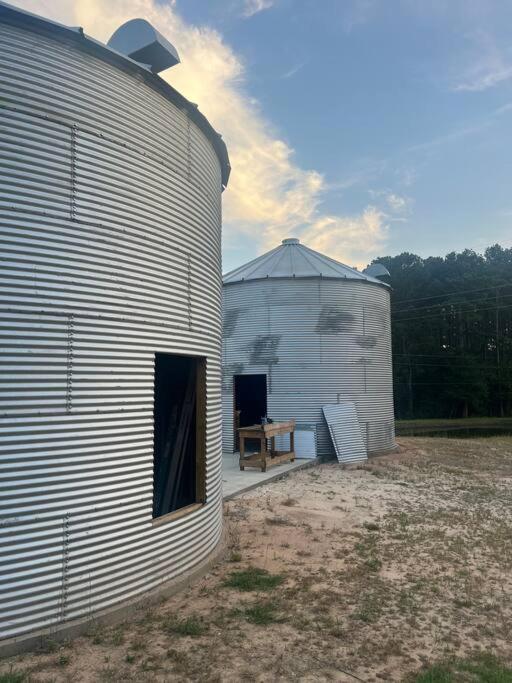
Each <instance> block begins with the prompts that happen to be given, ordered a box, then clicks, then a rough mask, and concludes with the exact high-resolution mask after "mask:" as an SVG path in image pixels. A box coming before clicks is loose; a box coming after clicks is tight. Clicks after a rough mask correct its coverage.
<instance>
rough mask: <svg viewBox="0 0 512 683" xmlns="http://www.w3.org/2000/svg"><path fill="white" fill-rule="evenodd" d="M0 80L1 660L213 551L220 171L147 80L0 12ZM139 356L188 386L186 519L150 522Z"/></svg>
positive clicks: (211, 139)
mask: <svg viewBox="0 0 512 683" xmlns="http://www.w3.org/2000/svg"><path fill="white" fill-rule="evenodd" d="M0 80H1V83H2V89H1V98H0V146H1V154H0V191H1V194H0V242H1V246H0V253H1V263H0V297H1V298H0V307H1V317H0V320H1V330H0V335H1V342H0V343H1V349H2V354H1V358H0V362H1V375H0V386H1V390H0V400H1V407H0V433H1V437H0V462H1V468H0V495H1V503H0V513H1V519H0V537H1V538H0V548H1V549H0V649H1V647H2V645H3V646H5V647H4V649H5V648H6V647H7V646H10V644H12V642H13V641H12V638H14V637H16V638H22V639H23V638H26V637H28V636H29V635H31V634H35V633H37V632H38V631H39V630H40V629H43V628H45V627H51V630H52V632H53V631H54V630H58V629H59V628H61V627H62V626H63V625H64V626H69V625H70V622H72V621H73V620H77V619H78V620H80V619H82V618H90V617H94V616H95V615H96V614H97V613H98V612H99V611H100V610H106V609H115V608H117V607H118V606H120V605H122V604H123V605H126V604H128V603H129V602H130V601H131V600H132V599H133V600H135V599H136V598H137V596H141V595H142V594H146V593H147V592H149V591H153V590H157V589H160V588H163V587H164V586H166V585H168V582H170V581H171V580H174V579H177V578H178V577H180V576H183V575H184V574H186V573H190V572H192V571H195V570H197V569H198V568H199V567H200V566H201V565H204V563H205V562H206V560H207V559H208V558H209V557H211V556H212V553H213V552H214V551H215V550H216V548H217V546H218V544H219V541H220V539H221V532H222V512H221V477H220V469H221V434H220V412H221V411H220V402H221V367H220V356H221V313H220V308H221V286H222V283H221V270H220V269H221V265H220V263H221V255H220V243H221V192H222V188H223V186H225V184H226V182H227V178H228V175H229V163H228V158H227V152H226V149H225V146H224V143H223V142H222V140H221V139H220V137H219V136H218V135H217V134H216V133H215V131H214V130H213V129H212V128H211V126H210V125H209V123H208V121H207V120H206V119H205V118H204V116H203V115H202V114H201V113H200V112H199V111H198V109H197V107H196V106H195V105H192V104H191V103H189V102H188V101H187V100H186V99H185V98H183V97H182V96H181V95H180V94H179V93H177V92H176V91H175V90H174V89H173V88H172V87H170V86H169V85H168V84H166V83H165V82H164V81H163V80H162V79H161V78H160V77H159V76H157V75H156V74H154V73H152V71H151V69H150V68H149V67H148V66H145V65H143V64H139V63H137V62H136V61H133V60H132V59H129V58H128V57H126V56H123V55H122V54H119V53H117V52H114V51H112V50H110V49H109V48H108V47H106V46H104V45H101V44H99V43H97V42H96V41H94V40H92V39H89V38H87V37H86V36H85V35H84V34H83V32H82V31H81V30H80V29H70V28H67V27H63V26H60V25H58V24H54V23H52V22H49V21H46V20H43V19H41V18H39V17H36V16H34V15H29V14H26V13H23V12H20V11H18V10H15V9H13V8H10V7H8V6H6V5H3V4H0ZM157 358H160V359H162V358H163V361H164V362H167V361H169V359H172V362H173V363H176V364H177V366H178V365H179V367H181V368H188V369H187V373H189V374H188V375H187V377H189V379H190V378H193V379H190V386H191V387H192V389H191V392H193V399H191V401H190V402H189V423H190V424H192V423H193V424H194V429H195V431H193V430H192V428H189V429H188V431H186V437H183V442H184V443H185V441H186V444H187V446H186V448H189V446H190V444H193V445H192V446H190V448H195V451H194V453H195V455H196V457H197V458H198V459H197V461H194V463H195V464H194V466H193V467H194V474H193V475H190V477H191V478H192V479H193V484H190V483H189V482H188V480H187V486H189V489H190V490H189V491H188V492H186V495H185V493H183V500H184V501H185V502H186V503H187V505H181V509H180V510H177V511H176V510H175V509H173V511H172V512H170V514H168V515H161V516H158V518H157V516H156V515H155V514H154V512H153V506H154V500H153V499H154V495H153V492H154V491H153V490H154V486H153V451H154V412H153V408H154V396H155V392H156V389H155V386H154V385H155V366H156V359H157ZM166 359H167V360H166ZM194 382H196V384H195V385H194ZM166 386H167V385H166ZM201 387H202V389H201ZM180 391H181V389H180ZM191 395H192V394H191ZM173 401H174V398H173ZM201 402H202V404H201ZM176 405H177V404H176ZM178 409H181V408H179V406H178V407H177V408H176V410H178ZM173 410H174V403H173ZM162 414H163V416H164V417H163V418H162V419H164V420H165V419H166V417H165V405H163V408H162ZM180 424H181V423H180ZM166 433H170V432H166ZM183 433H185V432H183ZM192 435H193V437H192ZM192 438H193V439H194V440H193V441H192V440H191V439H192ZM187 439H188V441H187ZM155 443H156V442H155ZM194 444H195V445H194ZM155 448H156V446H155ZM183 449H184V450H183V451H182V454H184V455H183V459H184V460H185V461H186V464H185V466H184V467H185V469H186V468H187V467H188V464H187V463H188V458H189V451H187V450H186V449H185V446H184V447H183ZM169 457H170V456H169ZM173 457H174V456H173ZM200 457H202V458H203V459H202V460H200V459H199V458H200ZM188 476H189V475H188V474H187V477H188ZM192 479H191V481H192ZM194 486H196V489H194V488H193V487H194ZM179 495H180V496H181V495H182V493H180V494H179ZM180 500H181V499H180ZM191 501H192V502H191ZM177 507H180V502H179V501H178V502H177V503H176V505H175V508H177ZM169 509H170V508H169Z"/></svg>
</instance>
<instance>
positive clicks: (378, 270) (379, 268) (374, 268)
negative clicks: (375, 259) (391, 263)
mask: <svg viewBox="0 0 512 683" xmlns="http://www.w3.org/2000/svg"><path fill="white" fill-rule="evenodd" d="M363 273H365V274H366V275H371V277H376V278H381V277H391V275H390V273H389V270H388V269H387V268H386V266H383V265H382V263H372V264H371V265H370V266H368V268H365V269H364V270H363Z"/></svg>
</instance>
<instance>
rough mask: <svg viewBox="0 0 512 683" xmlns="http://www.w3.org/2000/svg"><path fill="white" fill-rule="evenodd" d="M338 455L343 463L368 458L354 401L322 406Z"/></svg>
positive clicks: (339, 460)
mask: <svg viewBox="0 0 512 683" xmlns="http://www.w3.org/2000/svg"><path fill="white" fill-rule="evenodd" d="M322 411H323V413H324V417H325V420H326V422H327V427H328V429H329V434H330V435H331V441H332V444H333V446H334V450H335V451H336V457H337V458H338V462H340V463H341V464H349V463H355V462H362V461H364V460H367V459H368V455H367V453H366V448H365V446H364V443H363V437H362V434H361V425H360V424H359V421H358V419H357V413H356V406H355V404H354V403H352V402H349V401H344V402H343V403H335V404H333V405H327V406H322Z"/></svg>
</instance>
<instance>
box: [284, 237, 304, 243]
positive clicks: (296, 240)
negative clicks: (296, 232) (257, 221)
mask: <svg viewBox="0 0 512 683" xmlns="http://www.w3.org/2000/svg"><path fill="white" fill-rule="evenodd" d="M282 243H283V244H300V240H299V239H297V238H296V237H288V238H287V239H285V240H283V242H282Z"/></svg>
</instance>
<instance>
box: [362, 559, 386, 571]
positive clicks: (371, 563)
mask: <svg viewBox="0 0 512 683" xmlns="http://www.w3.org/2000/svg"><path fill="white" fill-rule="evenodd" d="M364 563H365V565H366V566H367V567H368V569H369V570H370V571H372V572H378V571H379V569H380V568H381V567H382V562H381V561H380V560H379V558H378V557H369V558H368V559H367V560H365V562H364Z"/></svg>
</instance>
